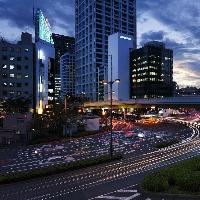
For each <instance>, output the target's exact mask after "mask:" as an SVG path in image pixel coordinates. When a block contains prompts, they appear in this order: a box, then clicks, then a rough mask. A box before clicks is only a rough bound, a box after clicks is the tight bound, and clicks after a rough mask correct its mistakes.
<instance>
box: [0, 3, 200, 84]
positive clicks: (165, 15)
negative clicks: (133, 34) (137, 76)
mask: <svg viewBox="0 0 200 200" xmlns="http://www.w3.org/2000/svg"><path fill="white" fill-rule="evenodd" d="M74 1H75V0H35V2H36V7H40V8H41V9H43V11H44V12H45V15H46V16H48V18H49V22H50V24H51V26H52V30H53V31H54V32H56V33H60V34H64V35H71V36H72V35H74ZM31 2H32V1H31V0H0V24H1V29H0V36H3V37H4V38H6V39H8V40H10V41H15V40H17V39H18V38H19V37H20V34H21V32H22V31H28V32H31V33H34V26H33V22H32V6H33V5H32V3H31ZM199 24H200V3H199V0H190V1H189V0H167V1H166V0H137V27H138V30H137V33H138V35H137V37H138V38H137V40H138V44H139V45H143V44H144V43H145V42H146V41H149V40H158V41H163V42H165V43H166V47H167V48H171V49H173V50H174V72H175V73H174V74H175V78H174V79H175V80H177V82H178V84H180V85H185V84H188V85H192V84H193V85H195V84H196V86H198V87H200V83H199V81H198V78H197V75H199V72H200V66H199V63H200V60H199V55H200V37H199V36H200V28H199Z"/></svg>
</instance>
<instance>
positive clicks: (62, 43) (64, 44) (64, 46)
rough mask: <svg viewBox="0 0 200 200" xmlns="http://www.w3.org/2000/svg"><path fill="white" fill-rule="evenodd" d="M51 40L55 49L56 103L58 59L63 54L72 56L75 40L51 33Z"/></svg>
mask: <svg viewBox="0 0 200 200" xmlns="http://www.w3.org/2000/svg"><path fill="white" fill-rule="evenodd" d="M52 39H53V41H54V48H55V100H56V101H57V100H58V99H59V98H60V90H61V77H60V58H61V56H62V55H64V54H65V53H70V54H74V52H75V38H74V37H69V36H65V35H59V34H55V33H53V34H52Z"/></svg>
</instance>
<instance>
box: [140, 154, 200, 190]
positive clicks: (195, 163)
mask: <svg viewBox="0 0 200 200" xmlns="http://www.w3.org/2000/svg"><path fill="white" fill-rule="evenodd" d="M199 166H200V157H196V158H193V159H191V160H188V161H183V162H181V163H179V164H175V165H173V166H171V167H168V168H166V169H162V170H160V171H158V172H156V173H153V174H151V175H149V176H146V177H145V178H144V180H143V182H142V188H143V189H144V190H146V191H150V192H168V193H172V192H176V193H200V169H199Z"/></svg>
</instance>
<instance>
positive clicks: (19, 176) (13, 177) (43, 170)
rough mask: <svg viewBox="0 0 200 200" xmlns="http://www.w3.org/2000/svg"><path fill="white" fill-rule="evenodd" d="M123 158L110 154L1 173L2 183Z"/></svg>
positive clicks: (0, 179) (0, 180)
mask: <svg viewBox="0 0 200 200" xmlns="http://www.w3.org/2000/svg"><path fill="white" fill-rule="evenodd" d="M121 158H122V156H121V155H120V154H116V155H114V156H113V157H112V158H111V157H110V155H103V156H100V157H97V158H95V159H87V160H82V161H76V162H72V163H68V164H67V163H66V164H59V165H56V166H49V167H45V168H40V169H33V170H31V171H28V172H17V173H13V174H8V175H0V184H5V183H13V182H18V181H23V180H29V179H33V178H41V177H45V176H49V175H53V174H58V173H62V172H66V171H68V170H77V169H81V168H86V167H90V166H94V165H98V164H102V163H105V162H110V161H113V160H119V159H121Z"/></svg>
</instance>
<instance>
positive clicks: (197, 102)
mask: <svg viewBox="0 0 200 200" xmlns="http://www.w3.org/2000/svg"><path fill="white" fill-rule="evenodd" d="M152 106H156V107H164V108H166V107H168V108H174V107H175V108H178V107H195V108H200V96H181V97H166V98H149V99H130V100H127V101H119V100H113V108H116V109H117V108H119V109H120V108H149V107H152ZM109 107H110V101H109V100H108V101H98V102H86V103H85V104H84V108H85V109H102V108H109Z"/></svg>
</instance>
